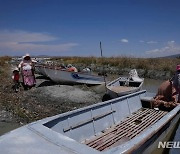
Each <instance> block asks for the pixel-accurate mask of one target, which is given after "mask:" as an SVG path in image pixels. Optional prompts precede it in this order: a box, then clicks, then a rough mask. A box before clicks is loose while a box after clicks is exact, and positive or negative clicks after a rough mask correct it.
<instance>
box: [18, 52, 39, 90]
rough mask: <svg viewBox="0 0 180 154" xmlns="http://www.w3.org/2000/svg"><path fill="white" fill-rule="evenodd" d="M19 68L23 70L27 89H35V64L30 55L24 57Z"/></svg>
mask: <svg viewBox="0 0 180 154" xmlns="http://www.w3.org/2000/svg"><path fill="white" fill-rule="evenodd" d="M18 67H19V68H20V70H21V74H22V79H23V84H24V87H25V89H28V88H31V87H33V86H34V85H35V84H36V80H35V75H34V62H33V61H32V60H31V57H30V55H29V54H26V55H25V56H23V60H22V61H21V62H20V64H19V66H18Z"/></svg>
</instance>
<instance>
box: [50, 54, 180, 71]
mask: <svg viewBox="0 0 180 154" xmlns="http://www.w3.org/2000/svg"><path fill="white" fill-rule="evenodd" d="M53 60H54V61H56V62H59V63H61V62H63V63H65V64H69V63H70V64H83V65H86V66H90V65H92V64H94V65H96V66H108V67H117V68H119V69H121V68H136V69H144V70H156V71H169V72H171V73H173V72H174V71H175V68H176V65H177V64H180V58H132V57H108V58H107V57H103V58H101V57H59V58H53Z"/></svg>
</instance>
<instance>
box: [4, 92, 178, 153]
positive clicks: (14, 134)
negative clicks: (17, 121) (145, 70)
mask: <svg viewBox="0 0 180 154" xmlns="http://www.w3.org/2000/svg"><path fill="white" fill-rule="evenodd" d="M150 99H151V98H149V97H148V96H146V91H139V92H136V93H133V94H129V95H125V96H123V97H118V98H116V99H112V100H109V101H106V102H101V103H97V104H94V105H91V106H88V107H84V108H81V109H77V110H74V111H70V112H67V113H63V114H60V115H56V116H53V117H49V118H45V119H43V120H40V121H36V122H33V123H31V124H28V125H26V126H23V127H20V128H18V129H16V130H13V131H11V132H9V133H7V134H5V135H3V136H1V137H0V151H1V153H5V154H17V153H18V154H24V153H26V154H32V153H33V154H39V153H43V154H49V153H52V154H59V153H61V154H120V153H137V154H139V153H161V152H162V150H163V149H162V148H160V149H158V142H159V141H165V140H169V137H170V136H171V134H172V133H173V131H174V130H175V127H176V125H177V123H178V121H179V118H180V105H179V106H177V107H175V108H174V109H172V110H171V111H169V112H167V111H162V110H155V109H151V108H148V107H150V105H149V100H150ZM144 106H146V108H144Z"/></svg>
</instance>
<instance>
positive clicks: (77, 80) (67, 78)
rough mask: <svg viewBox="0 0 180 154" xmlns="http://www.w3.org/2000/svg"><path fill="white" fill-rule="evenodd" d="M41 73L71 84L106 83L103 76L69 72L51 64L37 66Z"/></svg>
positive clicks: (58, 81) (56, 80) (57, 81)
mask: <svg viewBox="0 0 180 154" xmlns="http://www.w3.org/2000/svg"><path fill="white" fill-rule="evenodd" d="M35 67H36V68H37V69H38V70H40V71H41V73H42V74H43V75H45V76H47V77H49V78H50V79H51V80H52V81H54V82H56V83H70V84H91V85H98V84H102V83H104V79H103V77H100V76H96V75H91V74H87V73H82V72H68V71H66V70H62V69H60V68H58V67H57V68H55V67H50V66H42V65H39V66H35Z"/></svg>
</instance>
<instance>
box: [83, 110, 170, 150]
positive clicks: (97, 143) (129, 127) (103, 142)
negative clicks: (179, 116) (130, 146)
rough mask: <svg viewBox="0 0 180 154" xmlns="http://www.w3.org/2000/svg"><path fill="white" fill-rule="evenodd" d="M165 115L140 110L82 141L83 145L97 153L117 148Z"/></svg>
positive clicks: (160, 112) (159, 112) (161, 112)
mask: <svg viewBox="0 0 180 154" xmlns="http://www.w3.org/2000/svg"><path fill="white" fill-rule="evenodd" d="M166 113H167V112H165V111H157V110H154V109H148V108H141V109H139V110H138V111H137V112H134V113H133V114H131V115H130V116H129V117H127V118H126V119H124V120H123V121H122V122H120V123H119V124H116V125H113V126H112V127H111V128H109V129H106V130H105V131H103V132H102V133H101V135H99V136H95V137H94V138H92V139H89V140H86V141H84V144H86V145H88V146H90V147H92V148H94V149H96V150H99V151H104V150H107V149H110V148H112V147H115V146H118V145H120V144H122V143H124V142H126V141H128V140H130V139H132V138H134V137H135V136H137V135H138V134H140V133H141V132H142V131H144V130H145V129H146V128H147V127H149V126H151V125H153V124H154V123H155V122H157V121H158V120H159V119H161V118H162V117H163V116H164V115H165V114H166Z"/></svg>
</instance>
